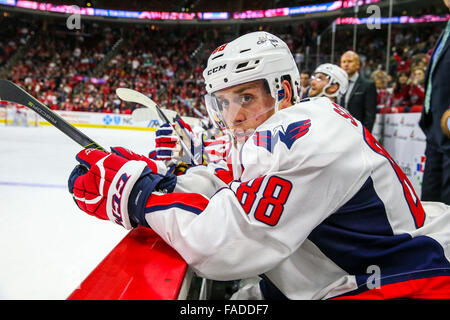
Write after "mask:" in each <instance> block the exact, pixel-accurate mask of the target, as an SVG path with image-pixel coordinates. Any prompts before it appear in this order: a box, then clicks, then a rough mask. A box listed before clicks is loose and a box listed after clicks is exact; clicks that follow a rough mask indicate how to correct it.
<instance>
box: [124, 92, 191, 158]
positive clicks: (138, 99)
mask: <svg viewBox="0 0 450 320" xmlns="http://www.w3.org/2000/svg"><path fill="white" fill-rule="evenodd" d="M116 94H117V96H118V97H119V98H120V99H121V100H123V101H127V102H134V103H139V104H141V105H143V106H146V107H147V108H150V109H152V110H156V112H157V113H158V115H159V118H161V120H163V121H164V122H165V123H168V124H170V125H171V126H172V125H173V123H172V121H170V120H169V119H168V118H167V116H166V114H165V113H164V112H163V111H162V110H161V108H160V107H159V106H158V105H157V104H156V102H154V101H153V100H152V99H150V98H149V97H147V96H146V95H145V94H143V93H140V92H139V91H136V90H132V89H128V88H117V89H116ZM172 112H174V111H172ZM175 113H176V112H175ZM174 132H175V134H176V135H177V137H178V139H179V141H180V144H181V147H182V148H183V150H184V152H185V153H186V154H187V155H188V156H189V158H190V160H191V161H192V162H193V163H194V165H198V162H197V161H196V160H195V158H194V156H193V154H192V153H191V151H190V150H189V148H188V147H187V146H186V144H185V143H184V141H183V139H182V137H181V136H180V134H179V133H178V132H177V131H176V130H174Z"/></svg>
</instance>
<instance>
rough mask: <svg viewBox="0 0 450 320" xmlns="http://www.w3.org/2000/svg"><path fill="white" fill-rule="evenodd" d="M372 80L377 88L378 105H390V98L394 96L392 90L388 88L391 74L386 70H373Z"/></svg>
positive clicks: (381, 106)
mask: <svg viewBox="0 0 450 320" xmlns="http://www.w3.org/2000/svg"><path fill="white" fill-rule="evenodd" d="M371 79H372V81H373V82H374V83H375V87H376V88H377V105H378V107H380V108H384V107H385V106H388V105H390V99H391V97H392V90H391V88H388V85H389V76H388V75H387V74H386V72H385V71H382V70H376V71H374V72H372V75H371Z"/></svg>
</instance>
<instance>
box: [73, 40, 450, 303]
mask: <svg viewBox="0 0 450 320" xmlns="http://www.w3.org/2000/svg"><path fill="white" fill-rule="evenodd" d="M203 75H204V78H205V82H206V89H207V92H208V95H207V97H206V98H205V101H206V105H207V108H208V111H209V114H210V116H211V118H212V119H213V120H214V121H215V123H216V124H217V125H218V126H219V127H220V128H222V129H223V130H229V131H230V132H231V134H232V136H233V140H234V141H233V146H232V150H231V152H230V156H229V159H231V161H229V162H228V163H227V162H225V161H222V162H219V163H215V164H208V165H207V166H194V167H191V168H190V169H189V170H187V171H186V173H185V174H184V175H181V176H177V177H175V176H173V175H171V174H167V168H165V167H164V165H163V164H162V163H161V162H160V161H152V160H150V159H148V158H146V157H143V156H139V155H136V154H134V153H132V152H130V151H128V150H126V149H124V148H112V151H113V152H112V153H105V152H102V151H99V150H93V149H87V150H83V151H81V152H80V153H78V155H77V159H78V160H79V161H80V163H81V164H83V165H80V166H77V167H76V168H75V169H74V170H73V172H72V174H71V176H70V178H69V190H70V192H71V193H72V194H73V196H74V199H75V201H76V203H77V204H78V206H79V207H80V208H81V209H82V210H83V211H85V212H87V213H88V214H91V215H94V216H96V217H98V218H100V219H105V220H108V219H109V220H112V221H113V222H115V223H117V224H119V225H121V226H123V227H125V228H127V229H131V228H133V227H135V226H137V225H141V226H145V227H149V228H152V229H153V230H154V231H155V232H156V233H158V234H159V235H160V236H161V237H162V239H164V241H166V242H167V243H168V244H169V245H171V246H172V247H173V248H175V250H177V251H178V252H179V253H180V255H181V256H182V257H183V258H184V259H185V260H186V262H187V263H188V264H189V265H190V266H191V267H192V268H193V269H194V270H195V272H196V273H197V274H198V275H199V276H201V277H204V278H209V279H215V280H233V279H244V278H250V277H255V276H258V275H261V277H262V278H264V281H263V282H261V291H260V292H261V296H260V297H261V298H265V299H270V298H273V297H277V298H278V297H285V298H289V299H389V298H401V297H405V298H421V299H426V298H450V262H449V257H450V247H449V243H450V242H449V241H450V208H449V207H448V206H446V205H445V204H442V203H435V202H423V203H421V202H420V200H419V198H418V197H417V195H416V193H415V192H414V189H413V188H412V186H411V183H410V182H409V181H408V179H407V177H406V176H405V174H404V173H403V172H402V170H401V169H400V167H399V166H398V165H397V164H396V163H395V161H394V160H393V159H392V158H391V156H390V155H389V154H388V153H387V152H386V151H385V150H384V149H383V148H382V147H381V146H380V145H379V144H378V142H377V141H376V140H375V139H374V138H373V137H372V135H371V134H370V133H369V132H368V131H367V130H366V129H365V128H364V127H363V126H362V125H361V123H360V122H359V121H358V120H356V119H354V118H353V117H352V116H351V115H350V114H349V113H348V112H347V111H346V110H344V109H343V108H341V107H339V106H338V105H336V104H334V103H333V102H332V101H330V99H328V98H317V99H313V100H311V101H305V102H300V103H299V96H298V86H299V72H298V69H297V66H296V64H295V61H294V59H293V57H292V54H291V52H290V51H289V49H288V47H287V45H286V44H285V43H284V42H283V41H282V40H281V39H279V38H278V37H276V36H274V35H272V34H269V33H266V32H255V33H249V34H246V35H243V36H241V37H239V38H237V39H235V40H234V41H232V42H230V43H227V44H224V45H222V46H220V47H219V48H217V49H216V50H215V51H214V52H213V53H212V54H211V56H210V58H209V59H208V64H207V67H206V69H205V70H204V73H203Z"/></svg>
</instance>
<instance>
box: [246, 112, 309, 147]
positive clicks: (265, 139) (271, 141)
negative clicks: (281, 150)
mask: <svg viewBox="0 0 450 320" xmlns="http://www.w3.org/2000/svg"><path fill="white" fill-rule="evenodd" d="M310 127H311V120H310V119H307V120H302V121H297V122H293V123H291V124H289V125H288V126H287V128H286V130H284V128H283V127H281V129H278V130H275V133H273V134H272V131H270V130H264V131H257V132H255V134H254V135H253V142H254V143H255V144H256V145H257V146H258V147H263V148H265V149H267V151H269V152H272V151H273V149H274V147H275V145H276V144H277V143H278V140H280V141H281V142H283V143H284V144H285V145H286V147H287V148H288V149H289V150H290V149H291V147H292V145H293V144H294V142H295V141H297V140H298V139H300V138H301V137H303V136H304V135H305V134H307V133H308V131H309V128H310Z"/></svg>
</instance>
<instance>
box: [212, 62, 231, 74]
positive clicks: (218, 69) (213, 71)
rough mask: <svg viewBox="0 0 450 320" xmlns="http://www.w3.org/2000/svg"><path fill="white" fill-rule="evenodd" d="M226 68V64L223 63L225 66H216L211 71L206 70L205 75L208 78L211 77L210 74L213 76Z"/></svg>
mask: <svg viewBox="0 0 450 320" xmlns="http://www.w3.org/2000/svg"><path fill="white" fill-rule="evenodd" d="M226 67H227V64H226V63H225V64H224V65H222V66H217V67H215V68H212V69H210V70H208V72H207V74H208V76H209V75H211V74H213V73H216V72H219V71H220V70H223V69H225V68H226Z"/></svg>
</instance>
